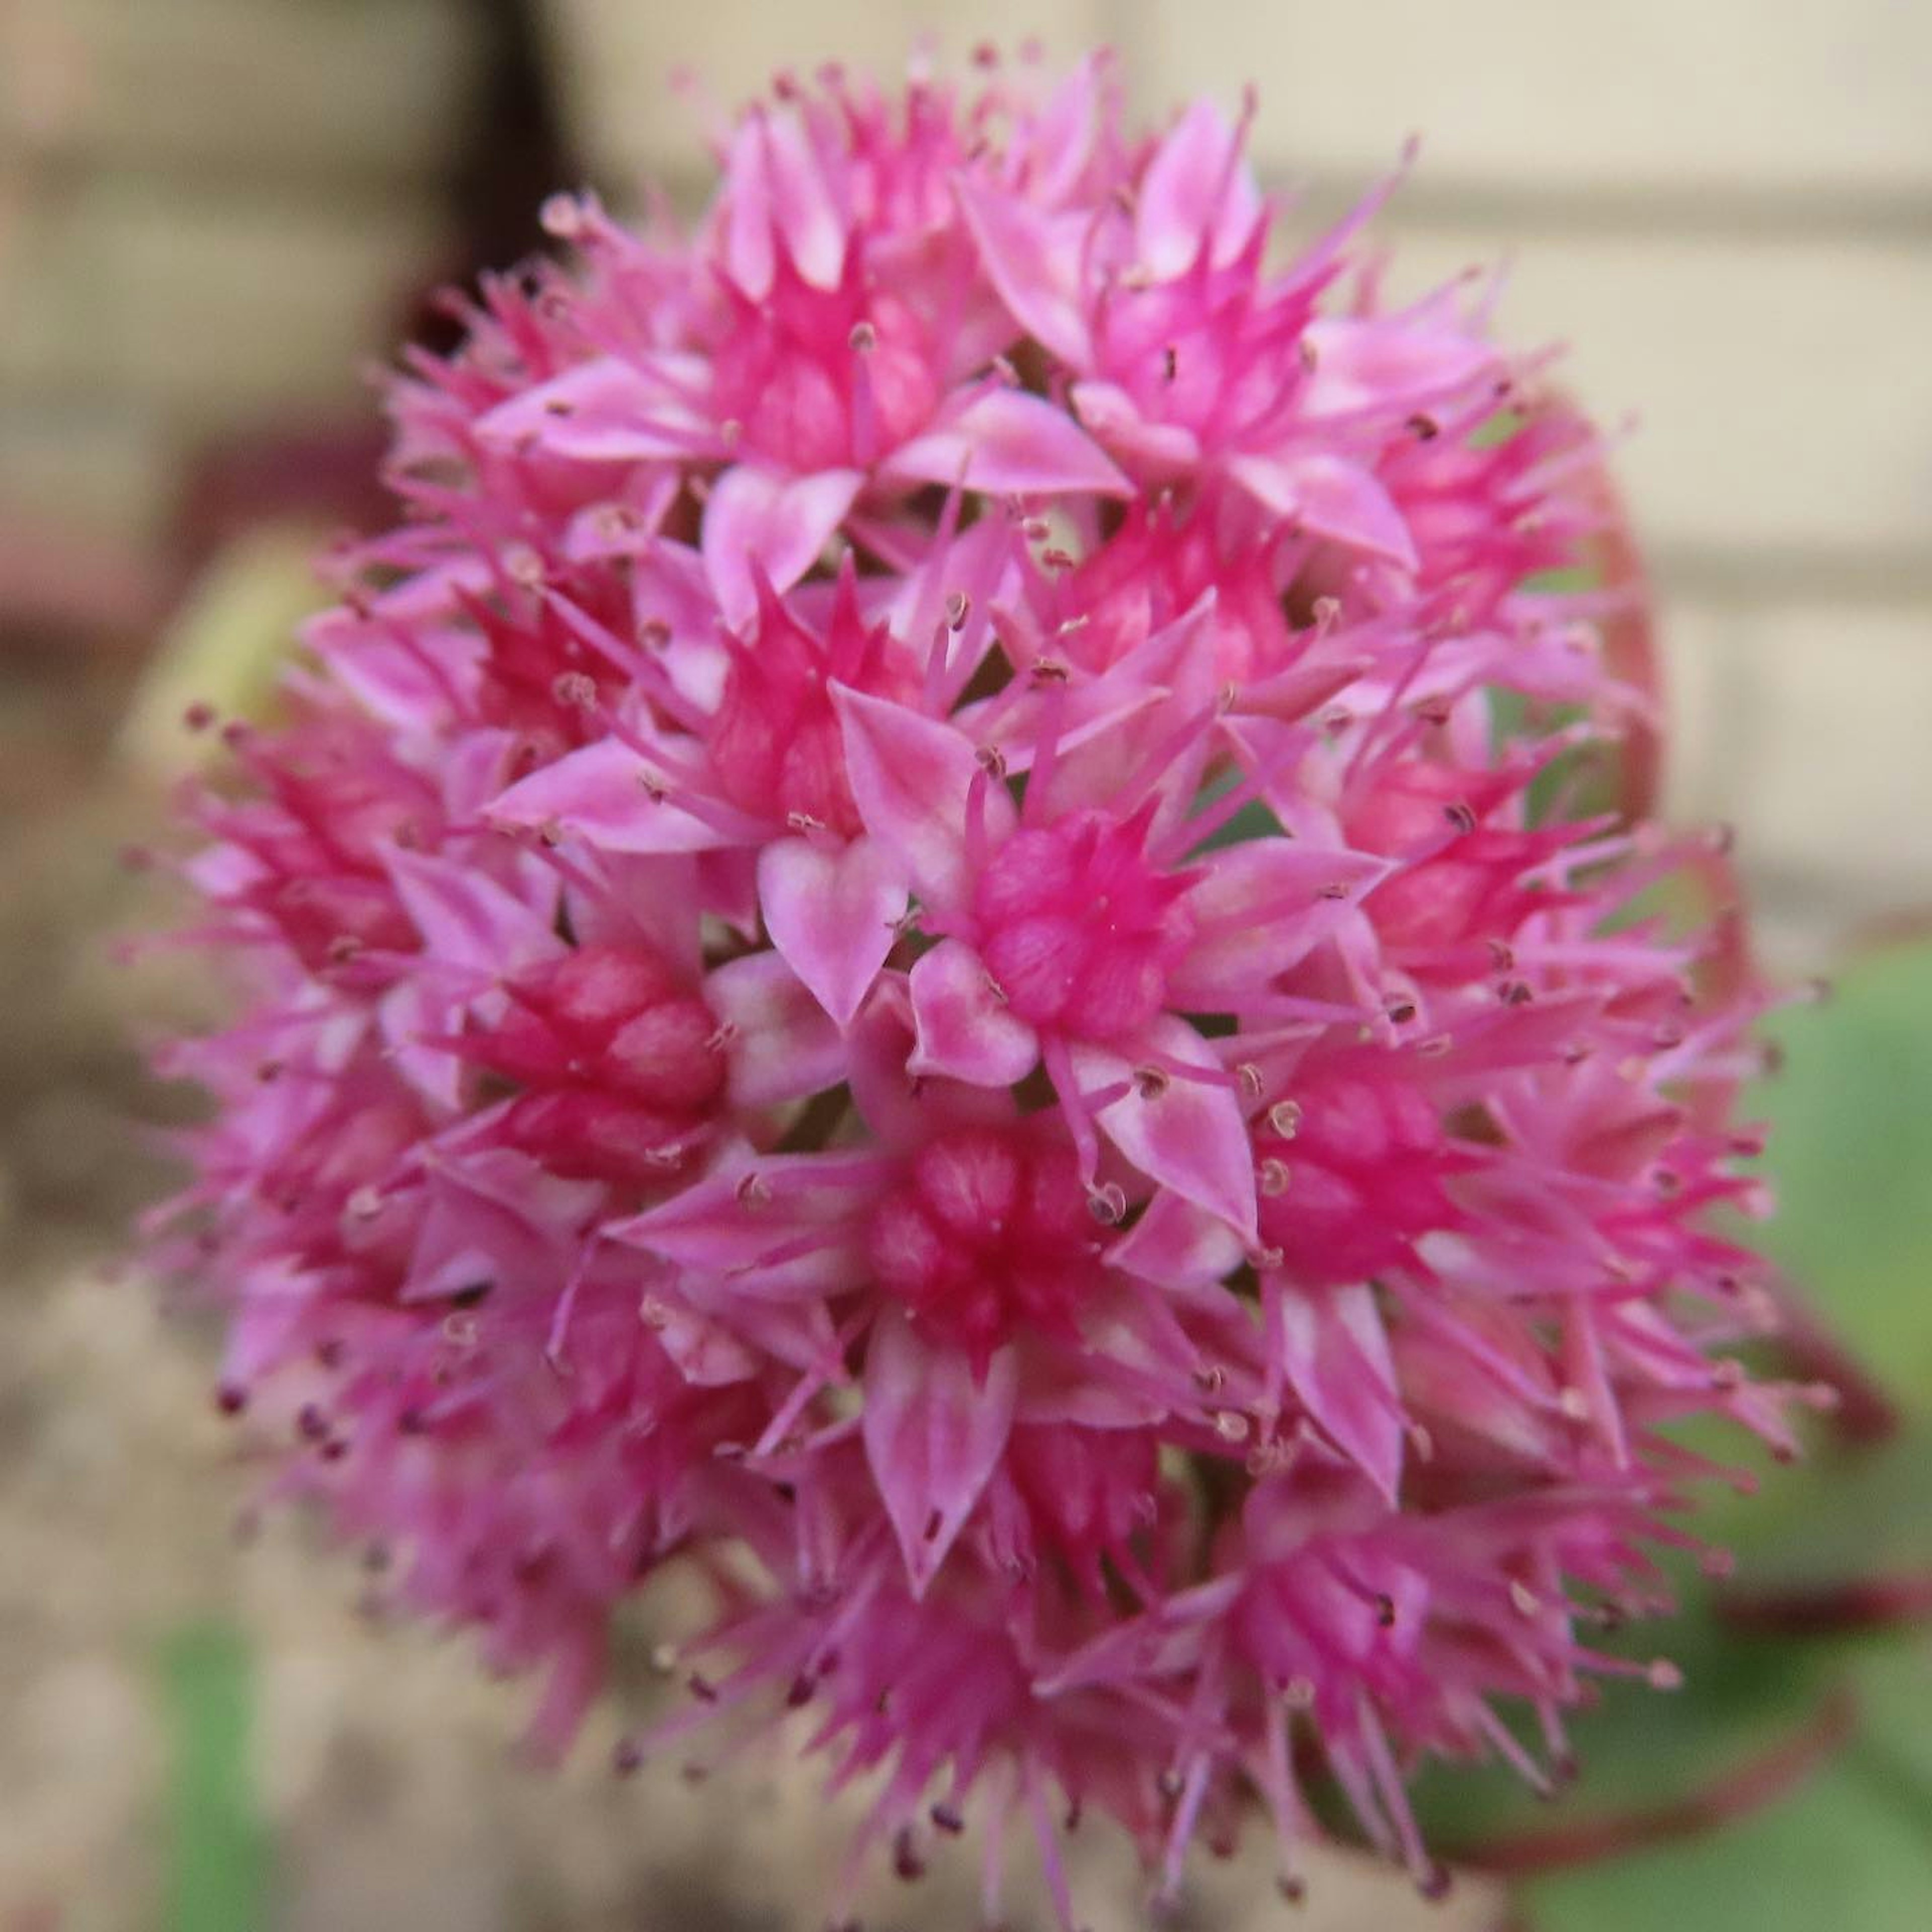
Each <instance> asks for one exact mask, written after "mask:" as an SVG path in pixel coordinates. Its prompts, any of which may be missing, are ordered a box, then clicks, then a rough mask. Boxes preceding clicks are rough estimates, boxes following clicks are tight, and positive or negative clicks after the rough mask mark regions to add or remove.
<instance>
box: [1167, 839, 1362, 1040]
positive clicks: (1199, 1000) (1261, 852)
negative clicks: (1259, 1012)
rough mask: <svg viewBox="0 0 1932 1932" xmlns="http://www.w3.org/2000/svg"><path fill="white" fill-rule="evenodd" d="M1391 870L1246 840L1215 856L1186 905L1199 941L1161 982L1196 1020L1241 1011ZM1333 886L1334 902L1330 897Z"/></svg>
mask: <svg viewBox="0 0 1932 1932" xmlns="http://www.w3.org/2000/svg"><path fill="white" fill-rule="evenodd" d="M1390 870H1391V867H1390V865H1389V862H1388V860H1387V859H1378V858H1375V857H1373V856H1371V855H1370V854H1369V853H1364V852H1349V851H1337V850H1323V849H1322V848H1321V847H1319V846H1313V845H1310V844H1305V843H1304V842H1303V841H1301V840H1299V839H1296V840H1289V839H1286V838H1265V839H1261V838H1258V839H1253V840H1250V841H1247V843H1245V844H1239V845H1230V846H1227V847H1223V849H1222V850H1220V851H1218V852H1216V853H1213V854H1212V855H1211V856H1210V858H1209V859H1208V862H1207V868H1206V871H1205V874H1204V876H1203V877H1202V879H1201V880H1200V881H1199V883H1198V884H1196V886H1195V887H1194V889H1193V891H1192V892H1190V893H1189V894H1188V895H1187V909H1188V911H1189V913H1190V914H1191V915H1192V916H1193V918H1194V919H1195V922H1196V927H1197V929H1198V931H1197V937H1196V940H1195V942H1194V944H1193V946H1192V947H1190V949H1189V951H1188V954H1187V958H1186V959H1184V960H1183V961H1182V962H1181V964H1180V965H1178V966H1177V967H1176V968H1175V969H1174V971H1172V974H1170V975H1169V989H1170V991H1171V992H1172V996H1173V998H1174V999H1175V1001H1176V1002H1177V1003H1178V1004H1180V1005H1181V1006H1183V1007H1187V1008H1188V1009H1190V1010H1193V1011H1196V1012H1202V1013H1220V1012H1224V1011H1233V1012H1239V1011H1241V1009H1242V1007H1243V1006H1244V1004H1246V1003H1247V1001H1249V1000H1250V999H1253V998H1255V997H1256V996H1258V995H1260V994H1262V993H1263V992H1266V991H1267V990H1268V988H1269V987H1270V986H1271V985H1272V984H1273V983H1274V981H1275V980H1277V978H1278V977H1280V975H1281V974H1283V973H1285V972H1286V971H1288V970H1289V968H1290V967H1292V966H1295V965H1298V964H1299V963H1300V962H1301V961H1302V960H1303V959H1306V958H1307V956H1308V954H1309V953H1310V951H1311V950H1313V948H1314V947H1316V945H1318V944H1320V942H1321V941H1322V940H1324V939H1325V938H1328V935H1330V934H1331V932H1334V930H1335V929H1336V928H1337V926H1340V924H1341V923H1342V922H1343V921H1344V920H1345V919H1347V917H1348V916H1349V914H1350V913H1352V911H1353V910H1355V907H1357V906H1358V904H1360V903H1361V900H1362V898H1363V896H1364V894H1365V893H1366V892H1367V891H1368V889H1370V886H1373V885H1374V884H1375V883H1376V882H1377V881H1378V880H1381V879H1383V878H1385V877H1387V876H1388V873H1389V871H1390ZM1334 887H1339V888H1340V896H1329V895H1328V892H1327V890H1326V889H1329V888H1334Z"/></svg>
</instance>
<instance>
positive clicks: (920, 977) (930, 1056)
mask: <svg viewBox="0 0 1932 1932" xmlns="http://www.w3.org/2000/svg"><path fill="white" fill-rule="evenodd" d="M912 1010H913V1024H914V1025H915V1026H916V1028H917V1030H918V1036H919V1044H918V1046H917V1047H916V1049H914V1051H913V1055H912V1058H910V1061H907V1070H908V1071H910V1072H911V1073H938V1074H943V1075H944V1076H947V1077H948V1078H950V1079H954V1080H964V1081H965V1082H968V1085H972V1086H974V1087H1011V1086H1013V1085H1016V1084H1017V1083H1018V1082H1020V1081H1022V1080H1024V1079H1025V1078H1026V1076H1028V1074H1029V1073H1031V1072H1032V1071H1033V1069H1034V1064H1035V1062H1037V1061H1038V1059H1039V1058H1040V1039H1039V1036H1038V1035H1037V1034H1035V1033H1034V1030H1033V1028H1031V1027H1030V1026H1028V1025H1027V1023H1026V1022H1025V1020H1023V1019H1019V1018H1017V1017H1016V1016H1015V1015H1014V1014H1013V1013H1010V1011H1009V1010H1007V1004H1006V1002H1005V1001H1004V1000H1002V999H1001V998H1000V997H999V995H998V994H997V993H995V992H994V990H993V986H992V981H991V980H989V979H988V978H987V977H986V967H985V966H984V965H983V964H982V963H981V961H980V956H979V955H978V954H977V953H975V952H974V950H972V948H971V947H969V946H962V945H961V944H960V943H959V941H957V940H956V939H943V940H941V941H940V943H939V944H938V945H937V946H935V947H934V948H933V949H932V951H931V952H930V953H926V954H925V955H924V956H922V958H921V959H919V961H918V962H916V964H915V965H914V966H913V969H912Z"/></svg>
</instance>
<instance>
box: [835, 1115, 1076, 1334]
mask: <svg viewBox="0 0 1932 1932" xmlns="http://www.w3.org/2000/svg"><path fill="white" fill-rule="evenodd" d="M869 1248H870V1252H871V1262H872V1271H873V1274H874V1277H876V1279H877V1282H878V1283H879V1286H880V1287H881V1288H882V1289H884V1290H885V1292H886V1293H887V1294H889V1295H892V1297H893V1298H895V1299H896V1300H898V1301H902V1302H904V1304H905V1305H906V1306H907V1307H908V1308H909V1309H910V1310H912V1312H913V1314H914V1315H915V1316H917V1317H918V1319H919V1322H921V1323H922V1325H924V1326H925V1327H926V1328H929V1329H930V1330H932V1331H934V1332H935V1333H936V1334H938V1335H939V1336H940V1337H942V1338H943V1339H944V1340H947V1341H950V1342H952V1343H955V1344H956V1345H957V1346H960V1347H962V1348H965V1349H968V1350H970V1351H971V1352H973V1353H974V1355H976V1356H979V1357H981V1358H983V1357H984V1356H985V1355H988V1354H989V1353H990V1352H992V1350H993V1349H996V1348H998V1346H1000V1344H1001V1343H1002V1342H1004V1341H1005V1340H1007V1337H1009V1336H1010V1334H1013V1331H1015V1330H1016V1328H1021V1327H1023V1326H1027V1325H1031V1326H1033V1327H1034V1328H1041V1329H1045V1330H1049V1331H1054V1332H1055V1333H1058V1334H1061V1335H1064V1336H1072V1335H1073V1334H1076V1333H1077V1317H1078V1314H1079V1308H1080V1306H1081V1304H1082V1302H1083V1301H1085V1300H1086V1298H1088V1295H1090V1294H1091V1292H1092V1290H1093V1289H1094V1286H1095V1285H1096V1282H1097V1274H1098V1269H1099V1262H1098V1259H1097V1253H1096V1248H1095V1244H1094V1224H1093V1220H1092V1218H1091V1216H1090V1215H1089V1214H1088V1210H1087V1206H1086V1200H1085V1190H1084V1189H1083V1188H1082V1186H1081V1184H1080V1179H1079V1172H1078V1169H1077V1167H1076V1162H1075V1159H1074V1155H1073V1150H1072V1149H1071V1148H1064V1147H1060V1146H1055V1145H1043V1144H1042V1143H1041V1142H1040V1139H1039V1138H1038V1136H1036V1135H1034V1134H1031V1133H1024V1132H1019V1131H1015V1130H1006V1129H1000V1128H994V1127H968V1128H962V1129H960V1130H957V1131H956V1132H954V1133H950V1134H946V1135H943V1136H941V1137H940V1138H939V1139H936V1140H934V1141H930V1142H928V1143H927V1144H926V1146H925V1147H924V1148H922V1149H921V1150H920V1151H919V1154H918V1155H917V1156H916V1157H915V1158H914V1159H913V1162H912V1163H911V1165H910V1168H909V1169H908V1170H907V1173H906V1175H905V1178H904V1181H902V1182H901V1184H900V1186H899V1187H898V1188H896V1189H895V1190H894V1191H893V1192H892V1193H890V1194H889V1195H887V1196H886V1197H885V1199H883V1200H882V1201H881V1202H880V1203H879V1205H878V1206H877V1208H876V1209H875V1210H874V1214H873V1217H872V1225H871V1232H870V1241H869Z"/></svg>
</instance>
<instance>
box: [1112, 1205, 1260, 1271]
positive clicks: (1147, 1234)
mask: <svg viewBox="0 0 1932 1932" xmlns="http://www.w3.org/2000/svg"><path fill="white" fill-rule="evenodd" d="M1106 1259H1107V1265H1108V1266H1109V1268H1119V1269H1121V1270H1122V1271H1124V1273H1126V1274H1130V1275H1133V1276H1135V1277H1137V1278H1138V1279H1139V1280H1142V1281H1148V1282H1152V1283H1155V1284H1157V1286H1170V1285H1172V1284H1175V1283H1179V1284H1181V1285H1183V1286H1187V1287H1202V1286H1206V1285H1207V1284H1208V1283H1211V1282H1218V1281H1220V1280H1223V1278H1224V1277H1226V1275H1228V1274H1229V1273H1230V1272H1231V1271H1232V1270H1234V1269H1235V1268H1238V1267H1240V1266H1241V1263H1242V1262H1243V1261H1244V1260H1245V1259H1247V1250H1246V1248H1245V1247H1244V1244H1243V1242H1242V1241H1241V1237H1240V1236H1239V1235H1237V1234H1236V1233H1235V1231H1234V1229H1232V1228H1231V1227H1229V1225H1228V1224H1227V1223H1226V1221H1225V1220H1222V1219H1221V1218H1220V1216H1218V1215H1215V1214H1209V1213H1208V1211H1206V1210H1205V1208H1197V1207H1196V1205H1194V1203H1193V1202H1191V1201H1185V1200H1183V1199H1181V1196H1179V1195H1178V1194H1169V1193H1160V1194H1157V1195H1156V1196H1154V1199H1152V1200H1151V1201H1150V1202H1148V1205H1147V1211H1146V1212H1145V1214H1142V1217H1140V1219H1139V1220H1138V1221H1136V1223H1134V1225H1133V1227H1131V1228H1130V1229H1128V1231H1127V1233H1126V1234H1124V1235H1122V1236H1121V1238H1120V1239H1119V1240H1118V1241H1115V1242H1114V1243H1113V1244H1112V1245H1111V1246H1110V1247H1109V1248H1108V1250H1107V1257H1106Z"/></svg>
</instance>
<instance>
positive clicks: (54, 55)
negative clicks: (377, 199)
mask: <svg viewBox="0 0 1932 1932" xmlns="http://www.w3.org/2000/svg"><path fill="white" fill-rule="evenodd" d="M477 53H478V48H477V45H476V40H475V32H474V26H473V20H472V11H471V9H470V8H469V7H468V6H467V5H466V4H464V0H12V8H11V11H10V17H8V18H7V20H6V22H5V31H4V32H0V149H4V148H5V147H6V146H7V145H15V146H17V147H20V148H26V149H29V150H31V151H33V152H34V153H36V154H42V155H46V154H54V155H60V156H66V157H74V158H77V159H79V160H83V161H85V162H90V163H110V164H115V163H120V164H137V165H139V166H141V167H142V168H144V169H185V170H187V171H190V172H194V173H196V174H197V175H202V174H205V173H206V172H209V171H218V170H223V169H226V170H245V169H268V170H271V171H273V172H276V173H278V174H290V175H308V174H313V175H317V176H322V177H328V176H331V175H337V176H340V175H363V176H370V175H377V176H383V177H389V176H398V175H401V176H407V175H417V174H422V173H424V172H431V171H435V170H438V169H442V168H443V167H445V166H446V165H447V164H448V163H449V161H450V160H451V159H452V157H453V155H454V154H455V151H456V147H457V144H458V142H459V140H460V139H461V137H462V134H463V117H464V115H465V113H466V112H467V110H468V105H469V98H470V93H471V89H472V83H473V80H474V78H475V63H476V58H477Z"/></svg>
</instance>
